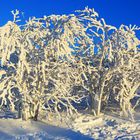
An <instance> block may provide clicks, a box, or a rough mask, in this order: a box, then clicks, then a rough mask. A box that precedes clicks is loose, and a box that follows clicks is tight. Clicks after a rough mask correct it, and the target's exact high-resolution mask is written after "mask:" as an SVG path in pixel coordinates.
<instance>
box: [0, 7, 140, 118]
mask: <svg viewBox="0 0 140 140" xmlns="http://www.w3.org/2000/svg"><path fill="white" fill-rule="evenodd" d="M12 13H13V15H14V19H13V21H12V22H11V21H9V22H8V23H7V24H6V25H5V26H3V27H1V28H0V58H1V67H3V69H2V70H1V75H0V76H1V79H0V104H1V107H2V106H7V107H8V108H9V109H11V110H12V111H13V110H18V116H19V117H22V118H23V119H25V120H27V119H28V118H34V119H35V120H37V118H38V115H39V113H40V112H43V111H45V112H48V113H49V112H50V111H53V112H57V113H58V114H59V116H60V114H61V112H63V111H65V112H67V113H69V114H73V112H77V113H78V110H77V109H76V107H75V105H74V102H76V103H80V101H81V100H82V99H83V98H84V97H86V96H90V97H91V109H92V113H94V115H99V114H100V113H101V112H102V111H103V107H104V106H105V105H106V106H109V105H110V103H113V104H114V103H115V101H116V103H117V107H119V108H120V109H121V111H122V112H120V114H122V115H123V114H124V115H127V116H128V115H130V116H131V117H133V111H134V108H135V107H136V106H137V105H138V104H139V97H138V96H139V95H138V94H137V90H138V89H139V88H140V85H139V83H140V81H139V79H140V71H139V68H140V53H139V52H140V51H139V45H140V41H139V39H138V38H137V36H136V34H135V33H136V32H137V31H139V28H138V27H136V26H133V27H132V26H130V27H128V26H124V25H122V26H121V27H120V28H119V29H117V28H116V27H114V26H111V25H107V24H106V22H105V20H104V19H102V18H100V17H99V16H98V14H97V13H96V12H95V11H94V9H89V8H87V7H86V8H85V9H84V10H78V11H76V13H75V14H70V15H61V16H60V15H50V16H44V17H43V18H35V17H33V18H29V20H28V21H27V22H26V23H25V24H24V25H19V26H18V23H17V22H18V21H19V17H18V14H19V12H18V11H17V10H16V11H15V12H14V11H12ZM60 117H61V116H60Z"/></svg>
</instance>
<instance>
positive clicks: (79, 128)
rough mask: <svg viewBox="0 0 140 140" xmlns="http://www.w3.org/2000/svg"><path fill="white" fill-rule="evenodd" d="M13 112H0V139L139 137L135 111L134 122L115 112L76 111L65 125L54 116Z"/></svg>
mask: <svg viewBox="0 0 140 140" xmlns="http://www.w3.org/2000/svg"><path fill="white" fill-rule="evenodd" d="M6 116H7V117H6ZM13 116H14V114H10V113H6V114H5V115H3V114H0V140H94V139H98V140H126V139H128V140H129V139H130V140H140V113H139V112H138V113H136V115H135V116H136V117H135V119H136V121H135V122H131V121H130V120H127V119H125V120H124V119H122V118H120V117H118V116H115V115H114V116H113V115H112V116H111V115H101V116H99V117H93V116H92V115H87V114H85V115H79V117H77V118H76V119H75V120H73V121H71V122H68V124H69V125H68V126H67V127H66V124H64V123H63V122H62V123H59V122H58V121H59V120H58V119H56V118H55V119H56V120H53V119H52V120H47V121H45V120H42V121H22V120H20V119H14V118H13ZM44 121H45V122H44ZM51 124H53V125H55V124H56V125H57V126H53V125H51ZM58 125H59V126H58ZM60 126H61V127H60Z"/></svg>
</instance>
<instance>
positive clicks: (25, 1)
mask: <svg viewBox="0 0 140 140" xmlns="http://www.w3.org/2000/svg"><path fill="white" fill-rule="evenodd" d="M85 6H88V7H90V8H94V9H95V11H97V12H98V13H99V15H100V17H103V18H105V20H106V22H107V23H108V24H111V25H115V26H117V27H118V26H119V25H120V24H126V25H129V24H132V25H134V24H136V25H139V26H140V10H139V8H140V0H1V1H0V26H2V25H4V24H5V23H6V22H7V21H8V20H11V19H12V16H11V13H10V11H11V10H14V9H18V10H20V11H22V12H24V20H26V19H28V17H30V16H36V17H42V16H43V15H50V14H69V13H73V12H74V11H75V10H77V9H84V7H85Z"/></svg>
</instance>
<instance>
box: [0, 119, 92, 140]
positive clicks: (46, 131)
mask: <svg viewBox="0 0 140 140" xmlns="http://www.w3.org/2000/svg"><path fill="white" fill-rule="evenodd" d="M0 140H92V139H91V138H89V137H88V136H85V135H83V134H81V133H80V132H74V131H72V130H70V129H64V128H60V127H55V126H51V125H47V124H45V123H43V122H40V121H38V122H35V121H22V120H19V119H16V120H15V119H0Z"/></svg>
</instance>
